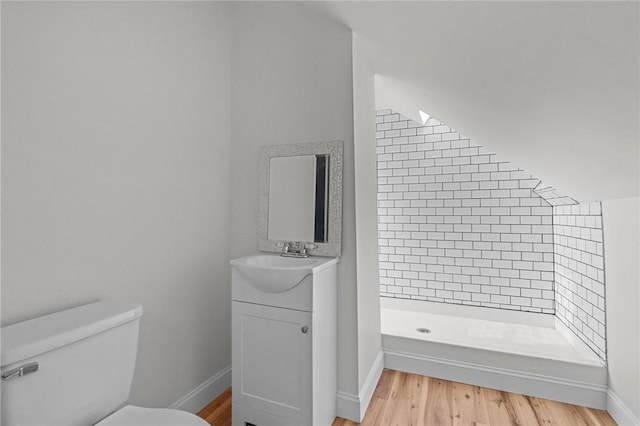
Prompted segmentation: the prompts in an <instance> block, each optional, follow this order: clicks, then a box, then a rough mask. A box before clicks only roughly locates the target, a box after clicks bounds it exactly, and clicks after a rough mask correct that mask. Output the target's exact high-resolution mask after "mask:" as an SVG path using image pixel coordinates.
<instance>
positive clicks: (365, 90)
mask: <svg viewBox="0 0 640 426" xmlns="http://www.w3.org/2000/svg"><path fill="white" fill-rule="evenodd" d="M361 43H362V41H361V40H360V39H359V38H358V36H357V34H353V112H354V154H355V155H354V160H355V164H354V168H355V193H356V196H355V202H356V251H357V274H358V278H357V283H358V284H357V288H358V289H357V300H358V303H357V310H358V376H359V379H358V389H362V388H363V386H364V385H367V383H366V380H367V379H368V378H369V375H370V372H371V371H372V367H375V362H376V360H377V357H378V356H379V355H380V352H381V351H382V338H381V335H380V297H379V291H378V288H379V285H378V283H379V282H380V274H379V272H378V271H379V266H378V221H377V215H376V214H375V212H376V208H377V197H378V188H377V184H376V177H377V170H376V144H375V139H376V134H375V86H374V74H373V70H372V68H371V64H370V63H369V61H368V59H367V57H366V55H365V53H364V51H363V49H362V46H361ZM371 212H374V214H371ZM371 379H373V380H376V379H377V377H372V378H371ZM371 379H370V380H371Z"/></svg>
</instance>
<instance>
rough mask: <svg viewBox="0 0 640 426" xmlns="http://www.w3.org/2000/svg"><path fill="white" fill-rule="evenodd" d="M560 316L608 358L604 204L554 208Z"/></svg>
mask: <svg viewBox="0 0 640 426" xmlns="http://www.w3.org/2000/svg"><path fill="white" fill-rule="evenodd" d="M553 231H554V257H555V290H556V316H557V317H558V318H559V319H560V321H562V323H564V325H566V326H567V327H568V328H569V329H570V330H571V331H573V332H574V333H575V334H576V335H577V336H578V337H580V339H581V340H582V341H584V342H585V343H586V344H587V345H588V346H589V347H590V348H591V349H592V350H593V351H595V352H596V353H597V354H598V356H599V357H600V358H601V359H603V360H604V359H605V356H606V345H605V314H604V291H605V287H604V256H603V248H602V215H601V208H600V203H582V204H578V205H570V206H556V207H554V208H553Z"/></svg>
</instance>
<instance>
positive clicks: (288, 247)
mask: <svg viewBox="0 0 640 426" xmlns="http://www.w3.org/2000/svg"><path fill="white" fill-rule="evenodd" d="M313 247H314V246H313V244H309V245H306V244H305V243H303V242H300V241H294V242H288V243H284V244H283V245H282V254H281V256H286V257H309V256H310V254H309V249H313Z"/></svg>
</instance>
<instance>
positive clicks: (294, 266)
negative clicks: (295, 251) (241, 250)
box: [231, 253, 338, 293]
mask: <svg viewBox="0 0 640 426" xmlns="http://www.w3.org/2000/svg"><path fill="white" fill-rule="evenodd" d="M337 261H338V260H337V259H336V258H329V257H320V256H311V257H302V258H298V257H283V256H280V255H279V254H267V253H261V254H255V255H252V256H246V257H241V258H239V259H233V260H232V261H231V266H232V267H233V268H234V269H235V270H237V271H238V273H240V275H242V277H243V278H244V279H245V280H247V281H248V282H249V283H250V284H251V285H252V286H254V287H255V288H257V289H258V290H262V291H265V292H267V293H280V292H283V291H287V290H290V289H292V288H293V287H295V286H297V285H298V284H300V283H301V282H302V280H304V279H305V278H306V277H307V275H310V274H313V273H315V272H318V271H320V270H322V269H324V268H325V267H328V266H330V265H333V264H334V263H336V262H337Z"/></svg>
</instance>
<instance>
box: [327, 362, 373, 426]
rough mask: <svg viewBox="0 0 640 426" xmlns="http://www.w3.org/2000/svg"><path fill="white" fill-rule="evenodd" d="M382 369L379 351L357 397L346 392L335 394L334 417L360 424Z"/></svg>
mask: <svg viewBox="0 0 640 426" xmlns="http://www.w3.org/2000/svg"><path fill="white" fill-rule="evenodd" d="M383 369H384V353H383V352H382V351H380V352H379V353H378V356H377V357H376V360H375V361H374V362H373V365H372V366H371V369H370V370H369V374H367V378H366V379H365V381H364V383H363V384H362V388H361V389H360V392H359V395H353V394H350V393H346V392H337V394H336V415H337V416H338V417H342V418H343V419H347V420H351V421H353V422H356V423H360V422H361V421H362V419H363V418H364V415H365V413H366V412H367V408H369V403H370V402H371V398H372V397H373V392H374V391H375V390H376V386H377V385H378V381H379V380H380V376H381V375H382V370H383Z"/></svg>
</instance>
